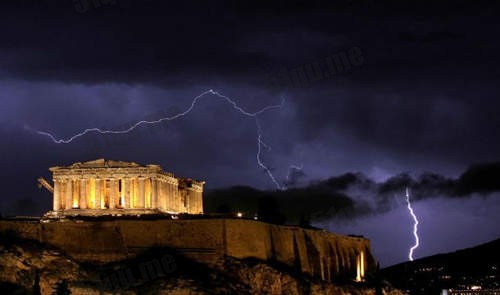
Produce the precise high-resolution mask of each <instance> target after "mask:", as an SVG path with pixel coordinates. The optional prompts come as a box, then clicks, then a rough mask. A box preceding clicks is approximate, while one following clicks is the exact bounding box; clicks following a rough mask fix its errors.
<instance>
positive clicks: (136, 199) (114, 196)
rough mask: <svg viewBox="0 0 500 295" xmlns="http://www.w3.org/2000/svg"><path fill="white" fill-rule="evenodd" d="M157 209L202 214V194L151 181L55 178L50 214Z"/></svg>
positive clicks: (152, 178)
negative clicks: (85, 210) (73, 210)
mask: <svg viewBox="0 0 500 295" xmlns="http://www.w3.org/2000/svg"><path fill="white" fill-rule="evenodd" d="M77 208H78V209H114V208H121V209H129V208H159V209H162V210H164V211H171V212H185V213H191V214H199V213H203V201H202V192H201V191H199V190H197V189H193V188H185V189H182V190H179V186H178V184H177V183H175V182H172V181H167V180H166V179H163V178H155V177H127V178H108V179H103V178H69V177H68V178H55V179H54V203H53V210H54V211H58V210H61V209H62V210H68V209H77Z"/></svg>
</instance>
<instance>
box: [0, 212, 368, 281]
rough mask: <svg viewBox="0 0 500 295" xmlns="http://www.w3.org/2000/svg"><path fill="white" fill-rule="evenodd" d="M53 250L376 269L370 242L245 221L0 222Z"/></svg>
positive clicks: (321, 269) (112, 257)
mask: <svg viewBox="0 0 500 295" xmlns="http://www.w3.org/2000/svg"><path fill="white" fill-rule="evenodd" d="M6 229H10V230H14V231H16V232H18V233H19V234H20V235H21V236H23V237H25V238H30V239H35V240H39V241H41V242H45V243H48V244H51V245H54V246H56V247H58V248H60V249H62V250H63V251H65V252H66V253H67V254H68V255H70V256H72V257H73V258H75V259H77V260H79V261H90V262H99V263H102V262H109V261H116V260H120V259H124V258H127V257H132V256H134V255H136V254H137V253H140V252H141V251H144V250H146V249H148V248H150V247H170V248H173V249H175V250H176V251H178V252H180V253H182V254H184V255H186V256H188V257H191V258H193V259H196V260H197V261H200V262H203V263H209V264H211V263H216V262H217V261H218V260H219V259H220V258H223V257H224V256H225V255H227V256H231V257H234V258H239V259H245V258H256V259H260V260H263V261H274V262H279V263H282V264H285V265H288V266H290V267H292V268H295V269H297V270H301V271H302V272H304V273H307V274H310V275H312V276H314V277H317V278H321V279H323V280H328V281H330V280H333V279H335V278H336V277H340V276H342V277H352V278H354V277H355V275H356V257H357V256H358V255H359V253H360V252H363V253H364V255H365V257H366V269H367V270H370V269H373V268H374V267H375V262H374V259H373V257H372V255H371V251H370V243H369V241H368V240H367V239H363V238H355V237H346V236H340V235H336V234H332V233H328V232H325V231H320V230H309V229H302V228H298V227H291V226H279V225H273V224H267V223H263V222H258V221H253V220H244V219H193V220H168V219H165V220H115V221H90V222H89V221H85V222H75V221H68V220H65V221H60V222H49V223H36V222H27V221H10V220H9V221H6V220H3V221H0V231H1V230H6Z"/></svg>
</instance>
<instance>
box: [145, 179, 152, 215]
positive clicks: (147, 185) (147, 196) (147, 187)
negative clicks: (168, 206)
mask: <svg viewBox="0 0 500 295" xmlns="http://www.w3.org/2000/svg"><path fill="white" fill-rule="evenodd" d="M151 186H152V185H151V178H145V179H144V208H151V202H152V201H151Z"/></svg>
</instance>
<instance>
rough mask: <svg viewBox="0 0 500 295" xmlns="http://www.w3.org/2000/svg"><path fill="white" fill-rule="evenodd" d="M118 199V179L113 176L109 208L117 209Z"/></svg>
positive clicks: (110, 183) (110, 185)
mask: <svg viewBox="0 0 500 295" xmlns="http://www.w3.org/2000/svg"><path fill="white" fill-rule="evenodd" d="M117 201H118V181H117V180H116V179H115V178H113V179H111V180H110V181H109V209H115V207H116V203H117Z"/></svg>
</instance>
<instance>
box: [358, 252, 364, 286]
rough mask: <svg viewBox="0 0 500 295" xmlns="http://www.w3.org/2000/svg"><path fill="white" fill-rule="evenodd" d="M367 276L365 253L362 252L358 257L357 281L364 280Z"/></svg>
mask: <svg viewBox="0 0 500 295" xmlns="http://www.w3.org/2000/svg"><path fill="white" fill-rule="evenodd" d="M364 278H365V254H364V253H363V252H361V253H360V254H359V255H358V256H357V257H356V282H362V281H363V280H364Z"/></svg>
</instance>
